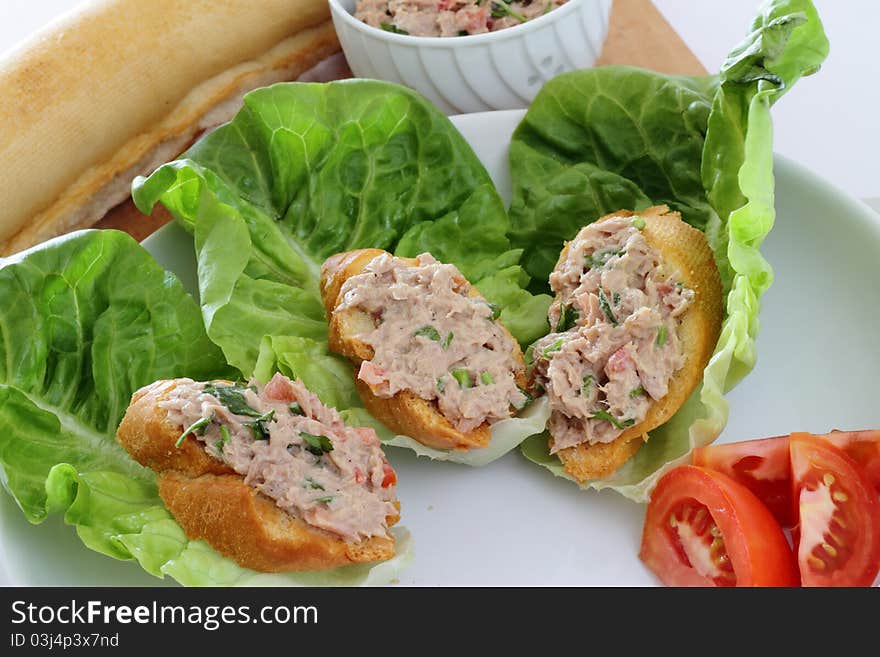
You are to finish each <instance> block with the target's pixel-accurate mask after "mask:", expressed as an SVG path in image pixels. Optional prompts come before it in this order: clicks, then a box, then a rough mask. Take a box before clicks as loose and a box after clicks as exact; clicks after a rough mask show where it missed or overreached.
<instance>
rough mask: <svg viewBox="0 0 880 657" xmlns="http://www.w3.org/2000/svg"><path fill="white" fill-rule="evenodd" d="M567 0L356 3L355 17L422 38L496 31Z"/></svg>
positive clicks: (372, 0)
mask: <svg viewBox="0 0 880 657" xmlns="http://www.w3.org/2000/svg"><path fill="white" fill-rule="evenodd" d="M565 2H566V0H517V1H516V2H506V1H505V0H494V1H493V0H358V2H357V6H356V7H355V13H354V17H355V18H357V19H358V20H361V21H363V22H364V23H366V24H367V25H372V26H373V27H378V28H380V29H383V30H386V31H388V32H395V33H397V34H410V35H412V36H422V37H449V36H453V37H454V36H467V35H469V34H483V33H485V32H495V31H497V30H502V29H504V28H506V27H513V26H514V25H519V24H520V23H525V22H526V21H530V20H532V19H533V18H537V17H539V16H543V15H544V14H546V13H548V12H549V11H551V10H553V9H556V8H557V7H559V6H561V5H563V4H565Z"/></svg>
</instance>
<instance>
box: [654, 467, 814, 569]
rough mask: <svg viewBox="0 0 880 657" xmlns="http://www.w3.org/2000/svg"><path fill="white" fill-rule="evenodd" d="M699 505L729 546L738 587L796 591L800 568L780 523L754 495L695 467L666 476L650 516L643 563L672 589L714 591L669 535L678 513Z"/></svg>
mask: <svg viewBox="0 0 880 657" xmlns="http://www.w3.org/2000/svg"><path fill="white" fill-rule="evenodd" d="M694 501H695V502H696V503H698V504H701V505H703V506H704V507H705V508H706V509H707V510H708V512H709V514H710V515H711V518H712V520H713V521H714V523H715V525H716V527H717V529H718V530H720V534H721V537H722V538H723V541H724V546H725V549H726V553H727V555H728V557H729V562H730V565H731V566H732V568H733V573H734V574H735V576H736V585H737V586H797V585H798V582H799V577H798V571H797V564H796V562H795V559H794V555H793V554H792V551H791V548H789V546H788V541H787V540H786V539H785V534H783V532H782V528H781V527H780V526H779V523H778V522H777V521H776V519H775V518H774V517H773V515H772V514H771V513H770V512H769V511H768V510H767V508H766V507H765V506H764V505H763V504H762V503H761V502H760V500H758V498H757V497H755V495H754V494H753V493H752V492H751V491H749V490H748V488H746V487H745V486H743V485H742V484H739V483H737V482H736V481H734V480H733V479H731V478H730V477H728V476H727V475H724V474H722V473H719V472H714V471H712V470H709V469H706V468H701V467H697V466H692V465H683V466H679V467H677V468H674V469H672V470H670V471H669V472H667V473H666V474H665V475H664V476H663V477H661V479H660V481H659V482H658V483H657V486H656V488H655V489H654V492H653V494H652V496H651V501H650V503H649V504H648V509H647V512H646V515H645V527H644V530H643V533H642V545H641V549H640V551H639V557H640V558H641V559H642V561H643V562H644V563H645V564H646V565H647V566H648V567H649V568H650V569H651V570H652V571H653V572H654V573H655V574H656V575H657V577H659V578H660V580H661V581H662V582H663V583H664V584H666V585H667V586H714V585H716V582H715V580H713V579H712V578H709V577H707V576H704V575H702V574H700V573H699V572H698V571H697V570H696V568H694V567H693V566H691V565H690V564H689V563H688V562H687V561H686V560H685V558H683V557H682V553H681V550H680V548H679V547H678V546H677V544H676V540H675V539H674V537H673V536H672V534H671V531H670V530H669V529H668V527H669V526H670V518H671V517H672V516H673V515H674V513H675V509H676V507H678V506H680V505H681V504H683V503H689V502H694Z"/></svg>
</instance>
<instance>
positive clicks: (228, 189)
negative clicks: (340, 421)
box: [132, 80, 550, 459]
mask: <svg viewBox="0 0 880 657" xmlns="http://www.w3.org/2000/svg"><path fill="white" fill-rule="evenodd" d="M132 194H133V198H134V200H135V202H136V203H137V205H138V207H139V208H140V209H141V210H142V211H143V212H145V213H149V212H151V211H152V208H153V206H154V205H155V204H156V203H157V202H160V201H161V202H162V203H163V204H164V205H165V206H166V207H167V208H168V209H169V210H170V211H171V212H172V214H173V215H174V216H175V217H176V218H177V220H178V221H179V222H180V223H181V225H183V226H184V227H186V228H187V229H188V230H190V231H192V232H193V233H194V237H195V246H196V255H197V261H198V278H199V291H200V298H201V304H202V312H203V315H204V320H205V326H206V328H207V332H208V336H209V337H210V339H211V340H212V341H213V342H214V343H215V344H217V345H218V346H219V347H220V348H221V349H222V350H223V354H224V355H225V357H226V359H227V361H228V362H229V363H230V364H232V365H234V366H235V367H236V368H238V369H239V370H240V371H241V372H242V373H243V374H244V376H245V377H249V376H251V375H252V374H254V373H255V372H257V371H258V372H259V374H260V375H261V376H264V377H265V376H266V375H267V374H268V373H269V370H268V369H267V368H271V367H278V368H280V369H281V371H285V372H295V373H296V374H297V375H300V376H303V378H304V380H305V381H306V383H307V385H309V384H310V381H309V377H308V376H307V374H311V375H315V380H314V381H311V384H312V385H314V386H317V387H315V388H313V389H315V390H316V392H318V394H319V395H323V398H325V399H326V400H328V402H327V403H330V404H331V405H333V406H335V407H336V408H337V409H339V410H340V411H341V410H345V409H347V408H358V407H360V403H359V401H357V399H356V395H354V394H353V392H352V391H353V389H354V387H353V385H352V384H351V383H346V382H344V381H343V380H342V379H341V378H340V376H341V373H342V372H343V371H344V369H343V365H340V364H339V362H338V361H327V362H328V363H330V365H331V366H330V369H329V370H328V371H327V372H321V371H319V368H318V367H316V366H314V365H313V366H311V369H309V365H308V363H309V361H310V359H312V358H313V357H316V356H317V355H318V354H322V353H323V354H325V353H326V339H327V324H326V320H325V315H324V309H323V306H322V303H321V299H320V295H319V290H318V286H319V277H320V267H321V264H322V263H323V261H324V260H325V259H326V258H327V257H328V256H330V255H333V254H335V253H339V252H342V251H347V250H350V249H357V248H364V247H375V248H382V249H385V250H388V251H391V252H393V253H395V254H397V255H405V256H414V255H417V254H419V253H422V252H425V251H429V252H431V253H432V254H433V255H434V256H435V257H437V258H438V259H440V260H441V261H443V262H449V263H452V264H455V265H456V266H458V267H459V268H460V269H461V271H462V272H463V273H464V274H465V276H466V277H467V278H468V279H469V280H470V281H471V283H473V284H474V285H476V287H477V289H479V290H480V291H481V292H482V293H483V294H484V296H485V297H486V298H487V300H488V301H490V302H491V303H494V304H497V305H498V306H499V307H500V308H501V311H502V312H501V320H502V321H503V322H504V323H505V324H506V326H507V327H508V329H509V330H510V331H511V332H512V333H513V335H514V336H515V337H516V338H517V339H518V340H519V341H520V342H521V343H523V344H528V343H529V342H531V341H533V340H535V339H536V338H538V337H540V336H541V335H542V334H543V333H545V332H546V331H547V320H546V310H547V307H548V306H549V303H550V297H549V296H548V295H546V294H540V295H533V294H531V293H530V292H529V291H527V289H526V288H527V286H528V284H529V282H530V279H529V276H528V275H527V274H526V273H525V271H524V270H523V269H522V267H521V266H520V264H519V260H520V257H521V255H522V250H520V249H514V248H512V247H511V244H510V240H509V238H508V236H507V230H508V227H509V220H508V217H507V213H506V211H505V209H504V205H503V203H502V201H501V198H500V197H499V196H498V193H497V191H496V190H495V188H494V186H493V185H492V181H491V179H490V178H489V175H488V173H487V172H486V170H485V169H484V168H483V166H482V164H481V163H480V161H479V160H478V159H477V157H476V156H475V155H474V153H473V151H472V150H471V148H470V146H469V145H468V144H467V142H466V141H465V140H464V138H463V137H462V136H461V134H459V132H458V131H457V130H456V129H455V127H454V126H453V125H452V124H451V123H450V122H449V120H448V119H447V118H446V117H445V116H444V115H443V114H442V113H440V112H439V111H438V110H437V109H436V108H435V107H433V106H432V105H431V104H430V103H428V102H427V101H426V100H424V99H423V98H421V97H420V96H419V95H417V94H415V93H414V92H412V91H410V90H408V89H405V88H403V87H400V86H397V85H393V84H389V83H385V82H377V81H370V80H347V81H342V82H334V83H330V84H304V83H289V84H278V85H274V86H272V87H267V88H264V89H259V90H257V91H254V92H252V93H250V94H248V95H247V96H246V98H245V102H244V109H243V110H242V111H241V112H240V113H239V114H238V115H237V116H236V117H235V119H233V121H232V122H231V123H229V124H227V125H225V126H222V127H220V128H218V129H217V130H215V131H214V132H213V133H211V134H210V135H208V136H207V137H205V138H204V139H202V140H200V141H199V142H198V143H197V144H196V145H195V146H193V147H192V148H191V149H190V150H189V151H187V152H186V153H184V154H183V156H182V158H181V159H180V160H178V161H176V162H172V163H169V164H166V165H164V166H162V167H160V168H159V169H158V170H157V171H156V172H154V173H153V174H152V175H151V176H150V177H149V178H146V179H144V178H138V179H137V180H136V181H135V183H134V186H133V190H132ZM267 338H268V342H266V341H265V340H266V339H267ZM290 339H294V340H293V341H291V340H290ZM295 339H301V341H296V340H295ZM261 350H262V351H261ZM322 358H323V357H322ZM325 360H326V359H325ZM312 362H313V363H314V362H317V361H312ZM307 370H308V372H307ZM526 426H528V427H531V423H525V424H524V425H523V428H525V427H526ZM529 430H531V429H529ZM524 438H526V435H521V436H519V440H520V441H521V440H523V439H524ZM514 446H515V445H514ZM445 456H447V457H449V458H452V459H456V458H458V456H460V454H459V453H452V454H449V455H445Z"/></svg>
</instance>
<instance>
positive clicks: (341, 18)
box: [329, 0, 611, 114]
mask: <svg viewBox="0 0 880 657" xmlns="http://www.w3.org/2000/svg"><path fill="white" fill-rule="evenodd" d="M329 2H330V10H331V12H332V14H333V24H334V26H335V27H336V33H337V34H338V35H339V41H340V43H341V44H342V49H343V51H344V52H345V57H346V59H347V60H348V65H349V66H350V67H351V70H352V72H353V73H354V74H355V75H356V76H357V77H361V78H374V79H378V80H388V81H389V82H397V83H399V84H403V85H406V86H408V87H411V88H412V89H415V90H416V91H418V92H420V93H421V94H422V95H424V96H425V97H427V98H428V99H430V100H431V101H432V102H433V103H434V104H435V105H437V107H439V108H440V109H441V110H443V111H444V112H446V113H447V114H464V113H468V112H482V111H486V110H493V109H518V108H523V107H528V105H529V103H530V102H531V101H532V99H533V98H534V97H535V94H536V93H538V90H539V89H540V88H541V86H542V85H543V84H544V82H546V81H547V80H549V79H550V78H552V77H554V76H555V75H558V74H559V73H563V72H565V71H572V70H575V69H580V68H589V67H591V66H592V65H593V64H594V63H595V62H596V59H598V57H599V53H600V52H601V51H602V45H603V44H604V42H605V36H606V34H607V32H608V16H609V13H610V11H611V0H569V1H568V2H567V3H566V4H564V5H562V6H561V7H559V8H557V9H554V10H553V11H551V12H549V13H547V14H545V15H544V16H541V17H539V18H535V19H534V20H531V21H528V22H527V23H523V24H522V25H517V26H515V27H509V28H506V29H503V30H498V31H497V32H490V33H488V34H475V35H471V36H464V37H416V36H408V35H402V34H393V33H391V32H386V31H384V30H379V29H376V28H374V27H370V26H369V25H367V24H366V23H362V22H361V21H359V20H357V19H356V18H355V17H354V16H353V13H354V7H355V0H329Z"/></svg>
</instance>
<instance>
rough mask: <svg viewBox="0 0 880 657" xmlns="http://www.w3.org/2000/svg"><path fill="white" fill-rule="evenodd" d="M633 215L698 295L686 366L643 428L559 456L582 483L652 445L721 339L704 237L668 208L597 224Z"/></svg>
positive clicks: (689, 320)
mask: <svg viewBox="0 0 880 657" xmlns="http://www.w3.org/2000/svg"><path fill="white" fill-rule="evenodd" d="M635 215H638V216H640V217H642V218H643V219H644V220H645V228H644V229H643V230H642V234H643V235H644V236H645V239H646V241H647V242H648V244H649V245H650V246H652V247H653V248H655V249H657V250H658V251H659V252H660V253H661V254H662V256H663V261H664V264H665V266H666V267H667V268H668V269H669V270H677V271H678V273H679V274H680V275H681V280H682V282H683V283H684V284H685V286H686V287H689V288H691V289H692V290H693V291H694V303H693V305H692V306H691V307H690V308H689V309H688V310H687V311H685V313H684V314H683V315H682V317H681V324H680V326H679V330H678V335H679V338H680V340H681V344H682V348H683V351H684V356H685V363H684V367H682V369H680V370H678V371H677V372H676V373H675V374H673V375H672V379H670V381H669V392H668V393H667V394H666V396H665V397H663V399H660V400H658V401H655V402H654V403H653V404H652V405H651V407H650V408H649V409H648V414H647V415H646V416H645V419H644V420H643V421H642V422H640V423H639V424H636V425H634V426H632V427H629V428H628V429H626V430H625V431H624V432H623V433H621V434H620V436H618V437H617V438H616V439H615V440H613V441H611V442H609V443H599V444H594V445H589V444H581V445H576V446H574V447H568V448H566V449H563V450H560V451H559V452H558V456H559V458H560V460H561V461H562V463H563V465H564V467H565V471H566V472H567V473H568V474H569V475H571V476H572V477H574V478H575V479H576V480H577V481H579V482H580V483H584V482H586V481H589V480H591V479H599V478H603V477H608V476H609V475H611V474H612V473H613V472H614V471H615V470H617V468H619V467H620V466H621V465H623V464H624V463H625V462H626V461H628V460H629V459H630V458H631V457H632V456H633V455H634V454H635V453H636V451H638V448H639V447H641V445H642V443H643V442H644V441H646V440H647V439H648V432H649V431H651V430H652V429H656V428H657V427H659V426H660V425H661V424H663V423H664V422H666V421H667V420H668V419H669V418H671V417H672V416H673V415H675V413H676V412H677V411H678V409H679V408H681V406H682V404H684V403H685V401H687V398H688V397H690V395H691V393H693V391H694V390H695V389H696V388H697V386H698V385H699V384H700V381H702V379H703V370H704V369H705V368H706V365H707V364H708V362H709V359H710V358H711V357H712V353H713V352H714V351H715V346H716V345H717V344H718V336H719V335H720V333H721V320H722V318H723V316H724V308H723V301H724V300H723V298H722V288H721V277H720V275H719V273H718V266H717V265H716V263H715V257H714V256H713V254H712V249H711V248H710V247H709V243H708V242H707V241H706V236H705V234H704V233H703V232H702V231H700V230H697V229H696V228H694V227H693V226H691V225H689V224H687V223H685V222H684V221H682V219H681V215H680V214H679V213H678V212H670V211H669V208H668V207H667V206H665V205H661V206H654V207H651V208H648V209H647V210H643V211H641V212H631V211H629V210H620V211H619V212H614V213H612V214H609V215H606V216H604V217H602V218H601V219H598V221H602V220H604V219H610V218H612V217H632V216H635ZM567 255H568V244H566V245H565V248H564V249H563V250H562V254H561V255H560V262H562V260H564V259H565V257H566V256H567Z"/></svg>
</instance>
